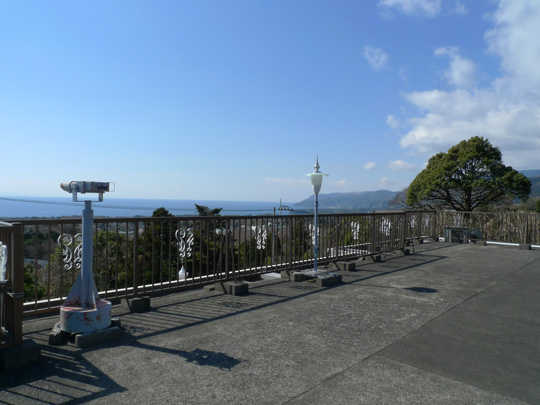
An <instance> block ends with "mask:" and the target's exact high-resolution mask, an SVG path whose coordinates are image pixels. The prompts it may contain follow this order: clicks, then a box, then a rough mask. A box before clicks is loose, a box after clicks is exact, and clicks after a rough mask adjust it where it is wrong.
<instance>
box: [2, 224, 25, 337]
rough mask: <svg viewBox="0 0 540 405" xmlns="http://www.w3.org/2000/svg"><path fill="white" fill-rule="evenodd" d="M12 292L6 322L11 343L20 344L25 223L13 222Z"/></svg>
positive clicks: (11, 254)
mask: <svg viewBox="0 0 540 405" xmlns="http://www.w3.org/2000/svg"><path fill="white" fill-rule="evenodd" d="M10 245H11V249H10V252H9V253H8V254H9V255H10V256H11V272H10V277H9V278H10V279H11V292H9V293H8V297H9V299H8V300H6V301H7V302H6V304H7V311H6V312H7V317H6V323H7V327H8V330H9V333H10V344H11V345H20V344H22V341H23V338H22V337H23V334H22V320H23V301H24V225H23V224H20V223H18V224H13V232H12V233H11V243H10Z"/></svg>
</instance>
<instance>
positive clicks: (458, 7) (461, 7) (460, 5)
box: [454, 0, 469, 15]
mask: <svg viewBox="0 0 540 405" xmlns="http://www.w3.org/2000/svg"><path fill="white" fill-rule="evenodd" d="M454 12H455V13H456V14H460V15H465V14H467V13H468V12H469V10H467V7H465V4H463V3H462V2H461V1H459V0H456V7H455V8H454Z"/></svg>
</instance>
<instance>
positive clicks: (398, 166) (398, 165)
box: [388, 160, 416, 170]
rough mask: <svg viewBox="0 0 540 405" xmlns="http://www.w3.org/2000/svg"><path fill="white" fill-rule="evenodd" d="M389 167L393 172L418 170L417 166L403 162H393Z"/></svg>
mask: <svg viewBox="0 0 540 405" xmlns="http://www.w3.org/2000/svg"><path fill="white" fill-rule="evenodd" d="M388 167H389V168H390V169H392V170H412V169H414V168H416V166H415V165H413V164H411V163H407V162H405V161H403V160H392V161H391V162H389V163H388Z"/></svg>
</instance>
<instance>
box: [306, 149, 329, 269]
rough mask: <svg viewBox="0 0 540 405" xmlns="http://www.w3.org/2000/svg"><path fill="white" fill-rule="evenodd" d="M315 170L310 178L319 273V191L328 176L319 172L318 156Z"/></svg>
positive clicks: (314, 267)
mask: <svg viewBox="0 0 540 405" xmlns="http://www.w3.org/2000/svg"><path fill="white" fill-rule="evenodd" d="M313 169H314V171H313V173H309V174H308V176H309V177H310V179H311V185H312V186H313V193H314V194H315V212H314V214H313V215H314V218H313V222H314V223H313V228H314V229H313V231H314V232H315V243H314V244H313V256H314V261H313V271H315V272H317V259H318V257H319V223H318V218H317V217H318V215H319V191H321V186H322V180H323V176H327V174H324V173H321V172H320V171H319V169H320V166H319V156H317V160H316V161H315V166H313Z"/></svg>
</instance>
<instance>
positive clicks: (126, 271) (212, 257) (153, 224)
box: [21, 212, 436, 314]
mask: <svg viewBox="0 0 540 405" xmlns="http://www.w3.org/2000/svg"><path fill="white" fill-rule="evenodd" d="M21 224H22V226H23V227H24V262H25V264H24V279H25V284H24V288H25V303H24V312H25V313H26V314H37V313H42V312H49V311H52V310H56V309H57V308H58V306H60V305H61V304H62V303H63V300H64V297H66V295H67V294H68V292H69V290H70V288H71V286H72V285H73V282H74V281H75V277H76V276H77V273H78V270H79V269H80V265H81V249H82V248H81V245H80V236H79V234H80V232H81V224H80V219H78V218H74V219H50V220H49V219H47V220H23V221H21ZM94 227H95V229H94V257H93V268H94V277H95V281H96V286H97V288H98V291H99V294H100V295H101V296H103V297H110V298H112V297H130V296H134V295H139V294H141V295H142V294H144V295H146V294H161V293H166V292H170V291H176V290H180V289H183V288H189V287H192V286H197V285H202V284H207V283H211V282H216V281H224V280H230V279H235V278H240V277H245V276H249V275H252V274H262V273H267V272H274V271H281V270H284V269H294V268H301V267H308V266H311V265H312V263H313V240H314V236H315V235H314V228H313V217H312V216H309V215H287V216H244V217H240V216H227V217H225V216H224V217H220V216H216V217H162V218H154V217H151V218H143V217H139V218H96V219H95V223H94ZM435 230H436V215H435V213H434V212H407V213H405V212H391V213H375V214H323V215H320V217H319V258H318V260H319V262H321V263H328V262H331V261H335V260H338V259H343V258H347V257H359V256H369V255H375V254H378V253H384V252H389V251H393V250H397V249H403V248H404V247H405V246H406V244H407V243H408V241H410V239H411V238H420V237H422V236H425V237H431V236H434V235H435ZM182 267H184V269H185V270H186V273H185V277H180V278H179V275H178V274H179V271H180V269H181V268H182Z"/></svg>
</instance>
